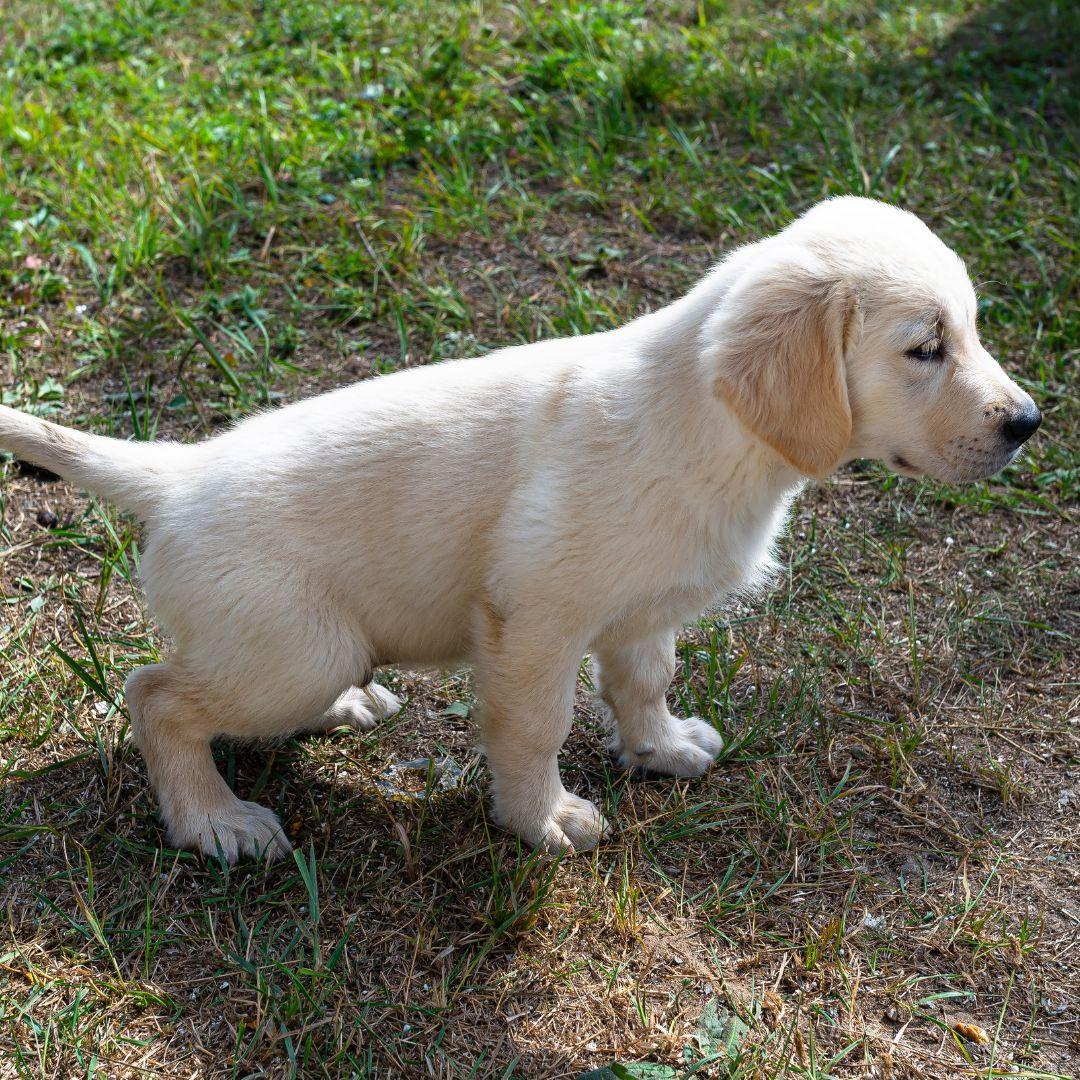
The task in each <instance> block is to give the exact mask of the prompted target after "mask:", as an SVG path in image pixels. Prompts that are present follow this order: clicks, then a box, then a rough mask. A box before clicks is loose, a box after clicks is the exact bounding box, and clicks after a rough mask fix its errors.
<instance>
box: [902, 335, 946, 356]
mask: <svg viewBox="0 0 1080 1080" xmlns="http://www.w3.org/2000/svg"><path fill="white" fill-rule="evenodd" d="M944 355H945V350H944V349H942V347H941V342H940V341H939V340H938V339H937V338H927V340H926V341H923V342H921V343H920V344H918V345H916V346H915V348H914V349H908V356H910V357H912V358H913V359H915V360H940V359H941V358H942V356H944Z"/></svg>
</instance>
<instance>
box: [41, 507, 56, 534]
mask: <svg viewBox="0 0 1080 1080" xmlns="http://www.w3.org/2000/svg"><path fill="white" fill-rule="evenodd" d="M37 523H38V524H39V525H40V526H41V527H42V528H43V529H55V528H56V526H57V525H59V524H60V519H59V518H58V517H57V516H56V515H55V514H54V513H53V512H52V511H51V510H50V509H49V508H48V507H45V508H44V509H43V510H39V511H38V512H37Z"/></svg>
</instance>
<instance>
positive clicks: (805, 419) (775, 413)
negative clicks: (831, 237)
mask: <svg viewBox="0 0 1080 1080" xmlns="http://www.w3.org/2000/svg"><path fill="white" fill-rule="evenodd" d="M858 314H859V312H858V301H857V298H856V296H855V294H854V292H853V291H851V290H850V289H848V288H847V287H846V286H845V285H844V284H843V283H842V282H840V281H839V280H838V278H837V276H836V275H835V274H834V275H830V274H828V272H827V269H826V267H825V266H824V264H819V263H818V262H817V261H816V260H812V259H809V258H807V257H806V256H804V255H802V253H785V254H784V255H781V256H780V257H775V256H772V257H764V258H762V259H760V260H757V261H755V262H754V263H752V264H751V265H750V266H749V267H748V269H747V271H746V272H745V273H744V274H743V276H742V277H741V278H740V279H739V280H738V281H737V282H736V283H735V285H734V286H733V287H732V289H731V291H730V292H729V293H728V294H727V296H726V297H725V299H724V301H723V303H722V305H721V307H720V308H719V310H717V311H716V312H714V314H713V315H712V316H711V317H710V318H709V320H708V321H707V322H706V324H705V326H704V328H703V332H702V343H703V349H704V357H705V359H706V361H707V362H709V363H710V364H711V365H712V371H713V376H714V379H713V388H714V390H715V392H716V394H717V396H718V397H720V398H721V399H722V400H723V401H725V402H726V403H727V405H728V406H729V407H730V408H731V409H732V410H733V411H734V412H735V415H736V416H738V418H739V419H740V420H741V421H742V423H743V424H745V425H746V426H747V427H748V428H749V429H750V430H751V431H752V432H753V433H754V434H755V435H757V436H758V437H759V438H760V439H763V440H764V441H765V442H767V443H768V444H769V445H770V446H771V447H772V448H773V449H774V450H775V451H776V452H777V453H778V454H780V455H781V456H782V457H783V458H784V459H785V460H786V461H787V462H788V463H789V464H791V465H793V466H794V467H795V468H796V469H798V470H799V472H801V473H803V474H804V475H806V476H813V477H822V476H826V475H828V473H830V472H832V470H833V469H835V468H836V466H837V465H838V464H839V462H840V459H841V457H842V456H843V453H844V450H845V448H846V447H847V444H848V442H849V440H850V439H851V406H850V405H849V403H848V392H847V379H846V372H845V367H844V354H845V352H846V350H847V347H848V345H849V343H850V341H849V339H850V338H851V337H852V336H853V335H854V333H855V331H856V327H857V324H858Z"/></svg>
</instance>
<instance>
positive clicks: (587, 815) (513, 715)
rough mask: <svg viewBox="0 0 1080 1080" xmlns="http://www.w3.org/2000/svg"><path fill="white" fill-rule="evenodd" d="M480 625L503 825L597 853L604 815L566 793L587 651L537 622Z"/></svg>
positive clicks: (483, 700)
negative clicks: (568, 747) (568, 745)
mask: <svg viewBox="0 0 1080 1080" xmlns="http://www.w3.org/2000/svg"><path fill="white" fill-rule="evenodd" d="M479 619H480V620H481V621H482V623H483V625H482V627H481V628H480V632H479V633H478V635H477V638H478V641H479V645H478V647H477V656H476V663H475V672H476V680H477V694H478V697H479V698H480V704H481V713H480V715H481V731H482V736H483V741H484V752H485V754H486V755H487V761H488V766H489V768H490V769H491V777H492V785H491V789H492V795H493V797H494V810H495V820H496V821H497V822H498V823H499V824H500V825H501V826H502V827H503V828H505V829H508V830H510V831H511V832H515V833H517V834H518V835H519V836H521V837H522V839H524V840H525V841H526V842H527V843H529V844H531V845H533V846H534V847H541V848H545V849H546V850H548V851H552V852H561V851H584V850H587V849H589V848H593V847H596V845H597V844H598V843H599V842H600V840H601V839H603V837H605V836H606V835H607V834H608V832H609V831H610V830H609V827H608V823H607V822H606V821H605V820H604V818H603V817H602V815H601V814H600V811H599V810H598V809H597V808H596V807H595V806H594V805H593V804H592V803H591V802H589V801H587V800H586V799H580V798H578V797H577V796H576V795H572V794H571V793H570V792H569V791H567V790H566V788H565V787H563V782H562V778H561V776H560V775H559V750H560V748H561V747H562V744H563V743H564V742H565V741H566V736H567V735H568V734H569V733H570V725H571V721H572V719H573V705H574V687H575V685H576V684H577V672H578V665H579V664H580V660H581V652H582V651H583V649H581V650H577V651H576V652H575V650H574V648H572V647H568V646H567V644H566V634H565V630H561V629H560V628H559V627H558V626H557V625H556V624H555V623H554V622H548V623H545V622H544V621H542V620H540V619H537V618H536V617H535V616H533V617H531V618H530V617H527V616H519V617H517V618H511V619H509V620H504V619H503V617H502V616H501V615H500V614H499V613H498V611H497V610H496V609H495V608H494V607H493V606H492V605H490V604H488V605H485V606H484V607H483V609H482V611H481V612H480V615H479Z"/></svg>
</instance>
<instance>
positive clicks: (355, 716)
mask: <svg viewBox="0 0 1080 1080" xmlns="http://www.w3.org/2000/svg"><path fill="white" fill-rule="evenodd" d="M401 707H402V701H401V699H400V698H398V697H397V696H396V695H395V694H391V693H390V691H389V690H387V689H386V687H385V686H380V685H379V684H378V683H374V682H370V683H368V684H367V686H351V687H349V689H348V690H346V691H345V693H344V694H342V695H341V697H339V698H338V699H337V701H335V702H334V704H333V705H331V706H330V708H329V709H327V710H326V712H325V713H323V715H322V716H321V717H320V718H319V719H318V720H317V721H316V722H315V723H314V724H312V725H311V730H313V731H329V730H330V729H331V728H336V727H341V726H342V725H348V726H349V727H354V728H356V729H357V730H358V731H370V730H371V729H372V728H373V727H374V726H375V725H376V724H377V723H379V722H380V721H381V720H388V719H389V718H390V717H391V716H393V715H394V714H395V713H397V712H400V711H401Z"/></svg>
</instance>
